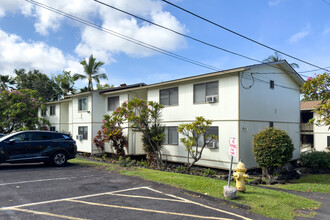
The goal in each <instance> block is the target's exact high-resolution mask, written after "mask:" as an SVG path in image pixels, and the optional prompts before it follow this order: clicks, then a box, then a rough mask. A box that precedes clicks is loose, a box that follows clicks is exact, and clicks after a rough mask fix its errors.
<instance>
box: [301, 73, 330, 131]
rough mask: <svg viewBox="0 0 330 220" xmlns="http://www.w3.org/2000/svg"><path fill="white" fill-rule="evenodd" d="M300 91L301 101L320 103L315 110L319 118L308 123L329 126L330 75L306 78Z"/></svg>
mask: <svg viewBox="0 0 330 220" xmlns="http://www.w3.org/2000/svg"><path fill="white" fill-rule="evenodd" d="M301 91H302V93H303V95H304V99H303V101H316V100H320V101H321V103H320V104H319V105H318V106H317V107H316V109H315V112H316V114H317V115H318V116H319V117H318V118H317V119H316V120H315V119H314V118H313V119H311V121H310V122H311V123H314V122H315V123H316V124H317V125H330V101H329V100H330V73H323V74H320V75H317V76H315V77H314V78H313V77H308V78H307V81H306V82H305V83H304V84H303V86H302V88H301ZM329 129H330V127H329Z"/></svg>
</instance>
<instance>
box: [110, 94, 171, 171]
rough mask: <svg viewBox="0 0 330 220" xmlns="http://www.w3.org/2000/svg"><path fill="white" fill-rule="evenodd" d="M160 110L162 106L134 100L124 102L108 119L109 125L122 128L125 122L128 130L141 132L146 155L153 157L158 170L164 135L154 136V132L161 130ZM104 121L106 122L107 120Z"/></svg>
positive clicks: (161, 165) (161, 164)
mask: <svg viewBox="0 0 330 220" xmlns="http://www.w3.org/2000/svg"><path fill="white" fill-rule="evenodd" d="M162 108H163V106H162V105H160V104H158V103H157V102H153V101H149V102H147V101H146V100H143V99H136V98H134V99H133V100H131V101H129V102H127V101H126V102H124V103H123V104H122V106H120V107H118V108H117V110H116V111H114V112H113V114H112V116H111V117H109V119H108V121H109V123H110V124H115V125H116V126H122V125H123V123H124V122H127V123H128V125H129V127H130V128H133V129H136V130H137V131H140V132H142V134H143V140H144V142H145V143H147V145H145V147H146V149H148V150H147V151H146V153H147V154H149V155H147V156H150V157H154V158H155V160H156V164H157V166H158V168H160V169H162V168H163V162H162V153H161V149H162V143H163V142H164V140H165V134H164V133H157V135H155V133H154V131H155V130H161V127H163V126H162V125H160V123H159V122H160V112H161V109H162ZM105 120H106V121H107V118H105ZM150 152H152V154H150Z"/></svg>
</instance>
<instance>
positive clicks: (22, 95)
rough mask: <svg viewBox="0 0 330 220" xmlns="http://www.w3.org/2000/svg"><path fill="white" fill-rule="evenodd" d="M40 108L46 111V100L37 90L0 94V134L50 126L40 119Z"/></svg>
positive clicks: (3, 92)
mask: <svg viewBox="0 0 330 220" xmlns="http://www.w3.org/2000/svg"><path fill="white" fill-rule="evenodd" d="M38 108H41V109H43V110H45V109H46V108H45V105H44V100H43V99H42V98H40V96H39V94H38V92H37V91H35V90H31V89H22V90H12V91H8V90H4V91H1V92H0V133H5V134H8V133H11V132H12V131H14V130H27V129H36V128H37V127H39V128H41V127H42V125H45V124H46V125H50V123H49V121H47V120H45V119H43V118H39V117H38Z"/></svg>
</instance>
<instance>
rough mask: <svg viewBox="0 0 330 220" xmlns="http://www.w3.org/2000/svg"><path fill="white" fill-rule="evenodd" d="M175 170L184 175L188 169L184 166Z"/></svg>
mask: <svg viewBox="0 0 330 220" xmlns="http://www.w3.org/2000/svg"><path fill="white" fill-rule="evenodd" d="M175 170H176V172H179V173H183V172H185V171H187V167H186V166H184V165H179V166H177V167H176V168H175Z"/></svg>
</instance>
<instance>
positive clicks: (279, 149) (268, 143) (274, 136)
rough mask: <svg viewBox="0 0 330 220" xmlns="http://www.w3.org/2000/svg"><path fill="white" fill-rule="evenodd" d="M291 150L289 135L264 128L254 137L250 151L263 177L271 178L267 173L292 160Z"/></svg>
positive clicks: (275, 129) (278, 130)
mask: <svg viewBox="0 0 330 220" xmlns="http://www.w3.org/2000/svg"><path fill="white" fill-rule="evenodd" d="M293 150H294V146H293V143H292V140H291V138H290V137H289V135H288V134H287V133H286V132H285V131H283V130H280V129H278V128H266V129H264V130H261V131H259V132H258V133H257V134H256V135H254V138H253V147H252V151H253V154H254V157H255V159H256V161H257V163H258V165H259V167H261V168H262V176H263V177H268V178H271V176H270V175H269V171H271V172H272V171H273V170H274V168H279V167H281V166H283V165H284V164H286V163H287V162H288V161H289V160H290V159H291V158H292V154H293Z"/></svg>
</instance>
